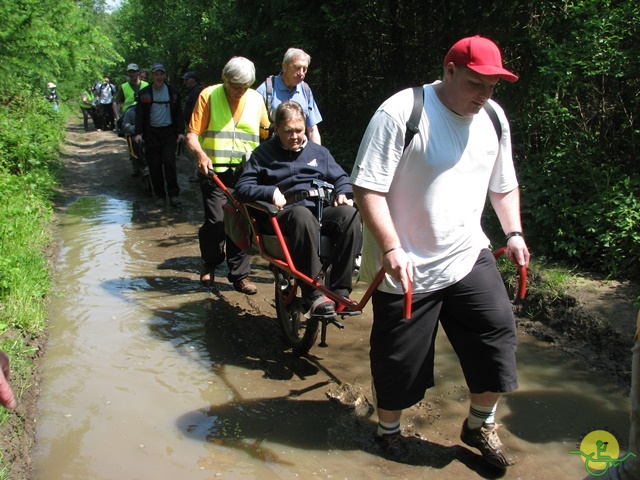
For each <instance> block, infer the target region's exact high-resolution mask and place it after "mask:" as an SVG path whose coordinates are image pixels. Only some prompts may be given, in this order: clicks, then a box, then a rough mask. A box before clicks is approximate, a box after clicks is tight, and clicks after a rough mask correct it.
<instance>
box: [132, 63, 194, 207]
mask: <svg viewBox="0 0 640 480" xmlns="http://www.w3.org/2000/svg"><path fill="white" fill-rule="evenodd" d="M151 75H152V76H153V83H152V84H151V85H148V86H146V87H144V88H143V89H141V90H140V93H139V94H138V104H137V106H136V132H135V133H136V136H135V138H134V141H135V142H140V141H142V140H143V139H144V142H145V154H146V155H145V156H146V159H147V165H148V167H149V176H150V177H151V183H152V184H153V192H154V194H155V195H156V198H157V200H158V202H159V203H162V204H163V205H164V202H165V201H166V196H167V194H168V195H169V203H170V204H171V206H172V207H179V206H180V205H182V201H181V200H180V198H179V195H180V186H179V185H178V171H177V167H176V146H177V144H178V142H180V141H183V140H184V120H183V119H182V103H181V101H180V92H178V89H177V88H174V87H173V86H172V85H169V84H168V83H166V79H167V70H166V69H165V67H164V65H163V64H161V63H155V64H154V65H153V67H151ZM165 183H166V187H165Z"/></svg>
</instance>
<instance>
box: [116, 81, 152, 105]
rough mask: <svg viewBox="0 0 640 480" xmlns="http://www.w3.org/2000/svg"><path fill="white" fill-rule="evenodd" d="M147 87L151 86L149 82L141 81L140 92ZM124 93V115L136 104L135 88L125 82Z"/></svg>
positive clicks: (123, 85)
mask: <svg viewBox="0 0 640 480" xmlns="http://www.w3.org/2000/svg"><path fill="white" fill-rule="evenodd" d="M147 85H149V83H148V82H145V81H144V80H141V81H140V88H139V89H138V91H140V90H142V89H143V88H144V87H146V86H147ZM122 93H123V94H124V103H123V104H122V113H124V112H126V111H127V109H128V108H129V107H133V106H134V105H135V104H136V92H135V91H134V90H133V87H132V86H131V84H130V83H129V82H124V83H123V84H122Z"/></svg>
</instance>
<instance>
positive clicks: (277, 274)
mask: <svg viewBox="0 0 640 480" xmlns="http://www.w3.org/2000/svg"><path fill="white" fill-rule="evenodd" d="M209 174H210V177H211V179H212V180H213V181H214V182H215V183H216V185H217V186H218V187H219V188H220V189H221V190H222V191H223V192H224V193H225V195H226V196H227V199H228V202H227V203H226V204H225V205H224V207H223V208H224V221H225V230H226V232H227V235H228V236H229V238H231V239H232V240H233V241H234V242H235V243H236V245H238V247H240V248H241V249H242V250H244V251H246V252H247V253H250V254H252V255H260V256H261V257H262V258H264V259H265V260H267V261H268V262H269V267H270V270H271V272H272V273H273V276H274V279H275V306H276V314H277V317H278V323H279V326H280V329H281V331H282V333H283V335H284V339H285V342H286V343H287V344H288V345H289V346H290V347H291V348H292V350H293V352H294V353H295V354H298V355H304V354H306V353H308V351H309V350H310V349H311V347H312V346H313V345H314V344H315V342H316V339H317V336H318V330H319V329H320V330H321V336H320V343H319V346H320V347H326V346H327V342H326V340H327V327H328V325H334V326H336V327H338V328H339V329H343V328H344V325H343V324H342V323H341V322H340V321H339V320H338V317H340V319H341V320H343V319H344V318H345V317H349V316H356V315H360V314H361V313H362V309H363V308H364V307H365V306H366V304H367V303H368V301H369V299H370V298H371V296H372V295H373V293H374V292H375V290H376V289H377V288H378V285H379V284H380V282H382V280H383V279H384V276H385V271H384V269H380V270H379V271H378V273H377V275H376V277H375V279H374V280H373V282H372V283H371V284H370V285H369V287H368V288H367V290H366V291H365V293H364V295H363V297H362V299H361V300H360V301H357V300H354V299H351V298H347V297H344V296H341V295H338V294H336V293H334V292H332V291H331V290H329V289H328V288H327V287H325V286H324V284H323V279H324V277H325V275H326V274H327V271H329V269H330V268H331V262H332V258H331V252H332V250H333V246H332V239H331V238H330V237H326V236H321V237H320V242H319V244H320V252H319V255H320V259H321V261H322V262H323V263H322V268H321V269H320V272H319V273H318V275H317V276H316V277H314V278H311V277H309V276H307V275H305V274H304V273H302V272H301V271H299V270H298V269H297V268H296V266H295V263H294V261H293V259H292V258H291V254H290V252H289V248H288V246H287V240H286V238H285V236H284V235H283V233H282V231H281V229H280V225H279V224H278V221H277V219H276V214H277V213H278V208H277V207H276V206H275V205H273V204H270V203H267V202H262V201H257V202H251V203H241V202H239V201H238V200H237V199H236V198H235V197H234V195H233V191H232V190H231V189H229V188H228V187H227V186H225V185H224V183H223V182H222V181H221V180H220V179H219V178H218V176H217V175H216V174H215V173H214V172H213V171H210V172H209ZM332 192H333V186H332V185H330V184H328V183H326V182H321V181H314V182H313V185H312V188H311V189H310V190H309V197H310V198H315V199H316V200H317V206H318V214H317V218H318V219H321V218H322V208H323V206H324V205H325V204H330V202H331V201H332ZM265 219H266V221H267V222H269V224H270V226H271V231H272V232H274V233H273V234H265V233H263V232H262V231H261V230H262V229H261V226H260V225H261V221H262V222H264V221H265ZM319 221H320V220H319ZM358 221H359V220H358ZM337 241H340V240H339V239H338V240H337ZM505 248H506V247H503V248H501V249H500V250H498V251H496V252H495V253H494V255H495V257H496V258H497V257H498V256H499V255H501V254H502V253H504V250H505ZM329 274H330V271H329ZM301 282H304V283H306V284H308V285H311V286H313V287H314V288H315V289H316V290H318V291H319V292H321V293H322V294H323V295H325V296H326V297H328V298H330V299H331V300H333V301H334V302H335V304H336V313H335V314H333V315H312V314H311V313H310V312H309V311H308V310H309V309H308V305H307V303H306V302H305V301H304V300H303V298H302V295H301V290H300V288H299V286H300V283H301ZM525 290H526V268H525V267H521V268H520V289H519V296H520V298H524V295H525ZM411 299H412V291H411V288H410V289H409V291H408V292H407V293H406V294H405V297H404V317H405V318H410V317H411Z"/></svg>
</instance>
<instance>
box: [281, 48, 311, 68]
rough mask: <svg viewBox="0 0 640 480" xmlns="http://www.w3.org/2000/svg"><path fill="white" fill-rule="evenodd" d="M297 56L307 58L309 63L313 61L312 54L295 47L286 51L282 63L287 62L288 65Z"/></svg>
mask: <svg viewBox="0 0 640 480" xmlns="http://www.w3.org/2000/svg"><path fill="white" fill-rule="evenodd" d="M297 57H304V58H306V60H307V63H311V56H310V55H309V54H308V53H307V52H305V51H304V50H300V49H299V48H293V47H292V48H290V49H289V50H287V51H286V52H285V54H284V58H283V59H282V63H286V64H287V65H289V64H290V63H291V62H293V60H294V59H295V58H297Z"/></svg>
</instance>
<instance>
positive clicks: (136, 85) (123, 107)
mask: <svg viewBox="0 0 640 480" xmlns="http://www.w3.org/2000/svg"><path fill="white" fill-rule="evenodd" d="M127 77H128V80H127V81H126V82H124V83H123V84H122V85H120V88H119V89H118V93H116V97H115V98H114V100H113V109H114V112H115V115H116V125H117V127H118V132H119V135H120V136H125V135H126V132H124V130H123V128H122V122H123V121H124V115H126V113H127V111H128V110H129V109H130V108H131V107H133V106H135V105H136V102H137V100H138V93H140V89H141V88H144V87H146V86H147V85H149V84H148V83H147V82H145V81H142V80H140V69H139V68H138V65H136V64H135V63H130V64H129V65H127ZM133 124H134V126H135V117H133ZM127 141H128V142H129V139H127ZM135 148H138V147H137V145H136V146H135ZM135 148H134V149H135ZM129 153H130V154H129V161H130V162H131V168H132V169H133V172H132V173H131V176H132V177H139V176H140V175H142V168H143V167H142V166H141V163H140V162H139V161H138V160H137V159H136V157H135V156H134V155H133V153H131V152H129Z"/></svg>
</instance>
